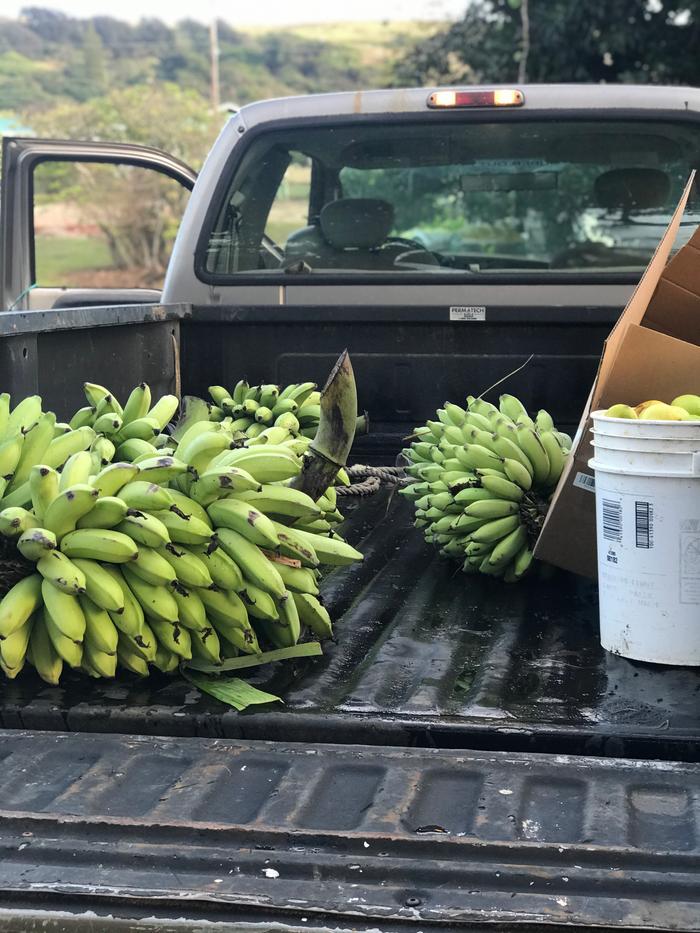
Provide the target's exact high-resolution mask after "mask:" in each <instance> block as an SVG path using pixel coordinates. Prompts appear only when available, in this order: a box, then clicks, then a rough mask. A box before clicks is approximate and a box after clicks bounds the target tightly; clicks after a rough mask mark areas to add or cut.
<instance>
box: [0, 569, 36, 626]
mask: <svg viewBox="0 0 700 933" xmlns="http://www.w3.org/2000/svg"><path fill="white" fill-rule="evenodd" d="M42 582H43V578H42V576H41V574H38V573H33V574H31V576H28V577H23V578H22V579H21V580H20V581H19V582H18V583H15V585H14V586H13V587H12V588H11V589H10V590H8V592H7V593H6V594H5V595H4V596H3V598H2V600H0V638H7V637H8V636H10V635H11V634H12V633H13V632H16V631H17V629H18V628H21V627H22V626H23V625H24V624H25V622H27V620H28V619H29V617H30V616H31V615H32V614H33V613H35V612H36V611H37V609H39V607H40V606H41V602H42V596H41V589H42Z"/></svg>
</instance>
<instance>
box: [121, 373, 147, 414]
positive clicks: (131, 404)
mask: <svg viewBox="0 0 700 933" xmlns="http://www.w3.org/2000/svg"><path fill="white" fill-rule="evenodd" d="M150 406H151V389H150V387H149V385H148V384H147V383H145V382H142V383H140V384H139V385H137V386H136V388H135V389H132V391H131V394H130V395H129V398H128V399H127V400H126V404H125V405H124V411H123V413H122V420H123V422H124V424H130V423H131V422H132V421H137V420H138V419H139V418H143V417H144V416H145V415H146V412H147V411H148V409H149V408H150Z"/></svg>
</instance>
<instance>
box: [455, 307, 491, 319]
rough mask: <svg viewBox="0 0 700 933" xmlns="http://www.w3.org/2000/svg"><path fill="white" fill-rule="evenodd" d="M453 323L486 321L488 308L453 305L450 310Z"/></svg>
mask: <svg viewBox="0 0 700 933" xmlns="http://www.w3.org/2000/svg"><path fill="white" fill-rule="evenodd" d="M450 320H451V321H485V320H486V308H485V307H483V306H479V305H472V306H467V305H452V307H451V308H450Z"/></svg>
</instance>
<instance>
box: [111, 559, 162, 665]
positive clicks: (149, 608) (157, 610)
mask: <svg viewBox="0 0 700 933" xmlns="http://www.w3.org/2000/svg"><path fill="white" fill-rule="evenodd" d="M121 571H122V574H123V576H124V579H125V580H126V582H127V584H128V587H129V589H130V590H131V592H132V593H133V594H134V596H135V597H136V599H137V600H138V601H139V603H140V604H141V608H142V609H143V611H144V613H145V614H146V616H147V618H148V619H149V620H150V621H151V622H152V621H153V620H154V619H156V620H159V621H161V622H168V623H170V624H174V623H175V622H177V619H178V609H177V603H176V602H175V598H174V597H173V594H172V592H171V591H170V590H169V589H168V588H167V587H165V586H160V585H157V584H153V583H147V582H146V581H145V580H144V579H142V578H141V577H139V576H138V574H136V573H134V571H133V570H132V569H131V566H130V565H129V564H124V565H123V567H122V568H121ZM115 624H117V623H116V620H115ZM171 650H172V649H171Z"/></svg>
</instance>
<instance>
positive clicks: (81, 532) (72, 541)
mask: <svg viewBox="0 0 700 933" xmlns="http://www.w3.org/2000/svg"><path fill="white" fill-rule="evenodd" d="M119 527H120V526H117V529H115V528H79V529H77V530H76V531H70V532H69V533H68V534H67V535H65V536H64V537H63V538H62V539H61V544H60V547H61V551H62V552H63V553H64V554H65V555H66V557H70V558H71V560H72V559H74V558H76V557H86V558H89V559H91V560H99V561H106V562H107V563H110V564H122V563H126V562H127V561H131V560H135V559H136V556H137V554H138V548H137V547H136V544H135V543H134V541H133V540H132V539H131V538H130V537H129V536H128V535H125V534H122V533H121V532H120V531H118V528H119Z"/></svg>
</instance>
